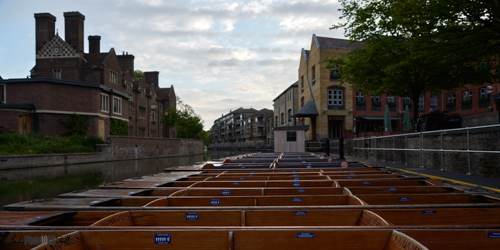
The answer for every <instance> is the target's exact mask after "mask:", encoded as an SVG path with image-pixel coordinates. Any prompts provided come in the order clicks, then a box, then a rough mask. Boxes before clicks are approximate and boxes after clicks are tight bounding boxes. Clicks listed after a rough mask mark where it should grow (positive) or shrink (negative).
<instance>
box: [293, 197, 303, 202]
mask: <svg viewBox="0 0 500 250" xmlns="http://www.w3.org/2000/svg"><path fill="white" fill-rule="evenodd" d="M292 201H294V202H301V201H302V198H292Z"/></svg>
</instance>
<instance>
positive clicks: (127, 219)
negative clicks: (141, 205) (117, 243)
mask: <svg viewBox="0 0 500 250" xmlns="http://www.w3.org/2000/svg"><path fill="white" fill-rule="evenodd" d="M90 226H93V227H103V226H105V227H111V226H112V227H116V226H135V223H134V220H133V219H132V215H130V212H129V211H123V212H119V213H116V214H112V215H110V216H107V217H104V218H102V219H100V220H98V221H96V222H95V223H93V224H92V225H90Z"/></svg>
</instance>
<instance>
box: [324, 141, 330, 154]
mask: <svg viewBox="0 0 500 250" xmlns="http://www.w3.org/2000/svg"><path fill="white" fill-rule="evenodd" d="M325 151H326V155H330V139H326V142H325Z"/></svg>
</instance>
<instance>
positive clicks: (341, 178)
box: [327, 174, 403, 180]
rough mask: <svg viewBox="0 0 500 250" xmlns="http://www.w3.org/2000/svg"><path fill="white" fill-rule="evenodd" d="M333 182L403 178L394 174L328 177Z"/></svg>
mask: <svg viewBox="0 0 500 250" xmlns="http://www.w3.org/2000/svg"><path fill="white" fill-rule="evenodd" d="M327 176H328V177H329V178H330V179H332V180H345V179H401V178H403V176H400V175H394V174H363V175H327Z"/></svg>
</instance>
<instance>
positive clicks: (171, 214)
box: [130, 210, 241, 227]
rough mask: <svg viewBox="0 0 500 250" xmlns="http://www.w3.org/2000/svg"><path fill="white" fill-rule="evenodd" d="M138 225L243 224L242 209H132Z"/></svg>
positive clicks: (193, 225) (227, 225) (131, 212)
mask: <svg viewBox="0 0 500 250" xmlns="http://www.w3.org/2000/svg"><path fill="white" fill-rule="evenodd" d="M130 214H131V215H132V217H133V219H134V222H135V224H136V226H173V227H195V226H226V227H229V226H241V211H203V210H187V211H130Z"/></svg>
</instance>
